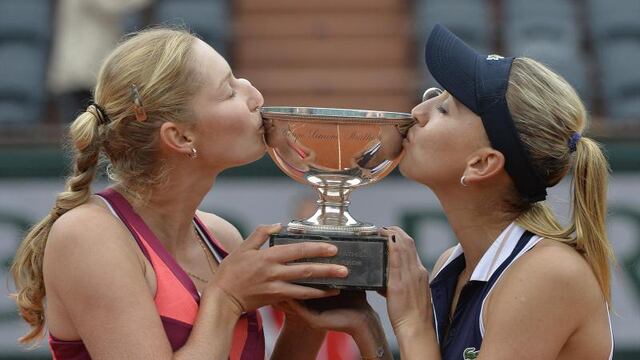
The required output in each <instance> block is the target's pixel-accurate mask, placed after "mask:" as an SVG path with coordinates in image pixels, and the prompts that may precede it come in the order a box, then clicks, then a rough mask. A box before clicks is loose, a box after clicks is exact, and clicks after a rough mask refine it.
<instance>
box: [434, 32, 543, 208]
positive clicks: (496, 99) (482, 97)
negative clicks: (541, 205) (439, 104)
mask: <svg viewBox="0 0 640 360" xmlns="http://www.w3.org/2000/svg"><path fill="white" fill-rule="evenodd" d="M513 59H514V58H512V57H511V58H504V57H501V56H498V55H481V54H479V53H477V52H476V51H475V50H473V49H472V48H471V47H469V46H468V45H467V44H465V43H464V41H462V40H460V39H459V38H458V37H457V36H455V35H454V34H453V33H452V32H450V31H449V30H447V28H445V27H444V26H442V25H440V24H437V25H436V26H435V27H434V28H433V30H431V34H430V35H429V39H428V40H427V46H426V48H425V60H426V63H427V67H428V68H429V71H430V72H431V75H432V76H433V77H434V78H435V79H436V81H437V82H438V83H440V85H442V87H444V89H445V90H447V91H448V92H449V93H450V94H451V95H452V96H453V97H455V98H456V99H457V100H458V101H460V102H461V103H463V104H464V105H465V106H466V107H468V108H469V109H470V110H471V111H473V112H474V113H476V114H477V115H478V116H480V118H481V119H482V124H483V125H484V129H485V131H486V133H487V136H488V137H489V141H490V142H491V146H492V147H493V148H494V149H496V150H498V151H500V152H501V153H502V154H503V155H504V157H505V169H506V171H507V173H508V174H509V175H510V176H511V179H512V180H513V182H514V184H515V186H516V188H517V189H518V192H519V193H520V195H521V196H522V197H523V198H524V199H526V200H527V201H528V202H530V203H533V202H537V201H542V200H544V199H545V198H546V197H547V190H546V188H547V186H546V185H545V184H544V182H543V181H542V179H541V178H540V176H539V175H538V174H537V173H536V171H535V170H534V167H533V166H532V163H531V158H530V156H529V154H528V153H527V151H526V149H525V148H524V145H523V144H522V141H521V140H520V137H519V136H518V132H517V130H516V128H515V125H514V123H513V119H512V118H511V113H510V112H509V107H508V105H507V99H506V92H507V86H508V84H509V71H510V70H511V64H512V63H513Z"/></svg>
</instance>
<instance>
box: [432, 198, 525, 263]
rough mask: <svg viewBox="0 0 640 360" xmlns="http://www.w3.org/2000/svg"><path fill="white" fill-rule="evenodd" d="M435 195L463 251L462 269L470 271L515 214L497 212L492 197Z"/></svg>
mask: <svg viewBox="0 0 640 360" xmlns="http://www.w3.org/2000/svg"><path fill="white" fill-rule="evenodd" d="M436 195H437V196H438V199H439V200H440V203H441V204H442V207H443V209H444V212H445V214H446V216H447V220H448V221H449V224H450V225H451V228H452V229H453V232H454V234H455V236H456V238H457V240H458V242H460V245H461V246H462V249H463V251H464V257H465V262H466V268H465V271H467V272H468V273H469V274H471V273H472V272H473V270H474V269H475V267H476V265H478V262H480V259H481V258H482V256H483V255H484V253H485V252H486V251H487V249H488V248H489V247H490V246H491V244H493V242H494V241H495V240H496V238H497V237H498V235H500V233H501V232H502V231H503V230H504V229H505V228H506V227H507V226H508V225H509V224H510V223H511V222H512V221H513V220H514V219H515V217H514V216H509V215H506V214H504V213H502V212H499V211H498V210H497V208H498V207H497V206H496V201H495V200H493V201H487V199H486V198H482V199H479V198H475V199H474V198H470V197H469V196H464V194H462V195H461V194H459V193H458V194H454V195H443V194H436ZM463 196H464V198H463Z"/></svg>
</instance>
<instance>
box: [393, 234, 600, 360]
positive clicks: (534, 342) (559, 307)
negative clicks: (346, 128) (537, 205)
mask: <svg viewBox="0 0 640 360" xmlns="http://www.w3.org/2000/svg"><path fill="white" fill-rule="evenodd" d="M390 230H391V231H390V232H389V233H388V235H389V236H390V237H391V236H395V237H394V239H395V240H396V241H395V242H393V241H391V242H390V243H389V285H388V286H389V287H388V289H387V308H388V311H389V317H390V319H391V323H392V325H393V327H394V332H395V333H396V336H397V338H398V343H399V345H400V351H401V354H402V358H403V359H405V360H407V359H409V360H410V359H433V360H437V359H440V358H441V355H440V352H439V346H438V343H437V341H436V336H435V330H434V328H433V319H432V311H431V296H430V293H429V287H428V284H427V273H426V270H424V268H423V267H422V265H421V264H420V262H419V260H418V259H417V252H416V250H415V245H414V244H413V241H412V240H411V238H410V237H409V236H408V235H406V234H405V233H404V232H403V231H402V230H401V229H399V228H391V229H390ZM558 247H560V248H562V247H564V248H565V249H559V248H558ZM443 258H445V256H444V255H443V256H442V257H441V260H442V259H443ZM442 262H443V261H439V263H440V266H442ZM598 289H599V288H598V284H597V282H596V281H595V278H594V276H593V273H592V272H591V271H590V269H589V267H588V266H587V264H586V262H585V261H584V259H582V258H581V257H580V256H579V255H578V254H577V252H575V251H574V250H573V249H569V248H568V247H567V246H565V245H562V244H555V245H552V246H545V245H544V244H538V245H537V246H536V247H535V248H534V249H532V250H530V251H529V252H528V253H527V254H525V255H523V256H522V258H520V259H519V260H518V261H516V262H514V263H513V265H511V267H510V268H509V271H508V272H505V273H504V275H503V277H502V279H501V280H500V282H498V283H497V284H496V286H495V288H494V289H493V291H492V293H491V295H490V297H488V298H487V301H486V303H485V311H484V317H483V323H484V324H485V333H484V338H483V341H482V347H481V350H480V353H479V356H478V359H479V360H489V359H490V360H509V359H523V360H529V359H530V360H551V359H556V358H557V357H558V354H559V352H560V350H561V349H562V348H563V346H564V345H565V344H566V343H567V340H568V338H569V337H570V336H571V334H573V333H574V332H575V331H576V330H577V329H578V328H579V326H580V321H584V319H589V310H588V309H589V307H588V306H591V308H592V309H593V308H595V309H598V308H600V309H601V308H602V306H604V305H603V304H602V302H603V298H602V294H601V293H599V290H598ZM587 304H590V305H587ZM581 319H582V320H581ZM586 321H588V320H586ZM607 340H608V339H607ZM604 355H605V356H606V355H607V354H604ZM594 358H596V357H594Z"/></svg>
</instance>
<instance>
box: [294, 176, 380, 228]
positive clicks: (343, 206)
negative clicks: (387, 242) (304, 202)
mask: <svg viewBox="0 0 640 360" xmlns="http://www.w3.org/2000/svg"><path fill="white" fill-rule="evenodd" d="M317 190H318V193H319V199H318V201H317V204H318V210H316V212H315V214H313V216H311V217H310V218H308V219H306V220H298V221H292V222H290V223H289V225H288V230H289V231H292V232H298V233H306V232H320V233H333V234H352V235H372V234H376V233H377V232H378V229H377V228H376V227H375V226H373V225H372V224H369V223H365V222H361V221H358V220H356V219H355V218H354V217H353V216H351V214H350V213H349V204H350V203H351V202H350V201H349V198H350V197H351V191H352V188H347V187H319V188H317Z"/></svg>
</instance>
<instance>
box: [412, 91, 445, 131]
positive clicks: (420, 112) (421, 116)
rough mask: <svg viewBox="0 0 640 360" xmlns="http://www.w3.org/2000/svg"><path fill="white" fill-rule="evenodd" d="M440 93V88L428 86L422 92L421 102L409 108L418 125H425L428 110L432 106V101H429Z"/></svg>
mask: <svg viewBox="0 0 640 360" xmlns="http://www.w3.org/2000/svg"><path fill="white" fill-rule="evenodd" d="M440 95H442V90H441V89H439V88H436V87H432V88H428V89H427V90H425V92H424V93H423V94H422V102H421V103H420V104H418V105H416V106H415V107H414V108H413V109H412V110H411V115H412V116H413V117H414V118H415V119H416V120H417V121H418V124H419V125H420V126H425V125H426V124H427V122H428V121H429V119H428V114H429V110H430V109H431V107H432V106H433V105H432V104H433V102H432V101H429V100H431V99H435V98H437V97H438V96H440Z"/></svg>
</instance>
